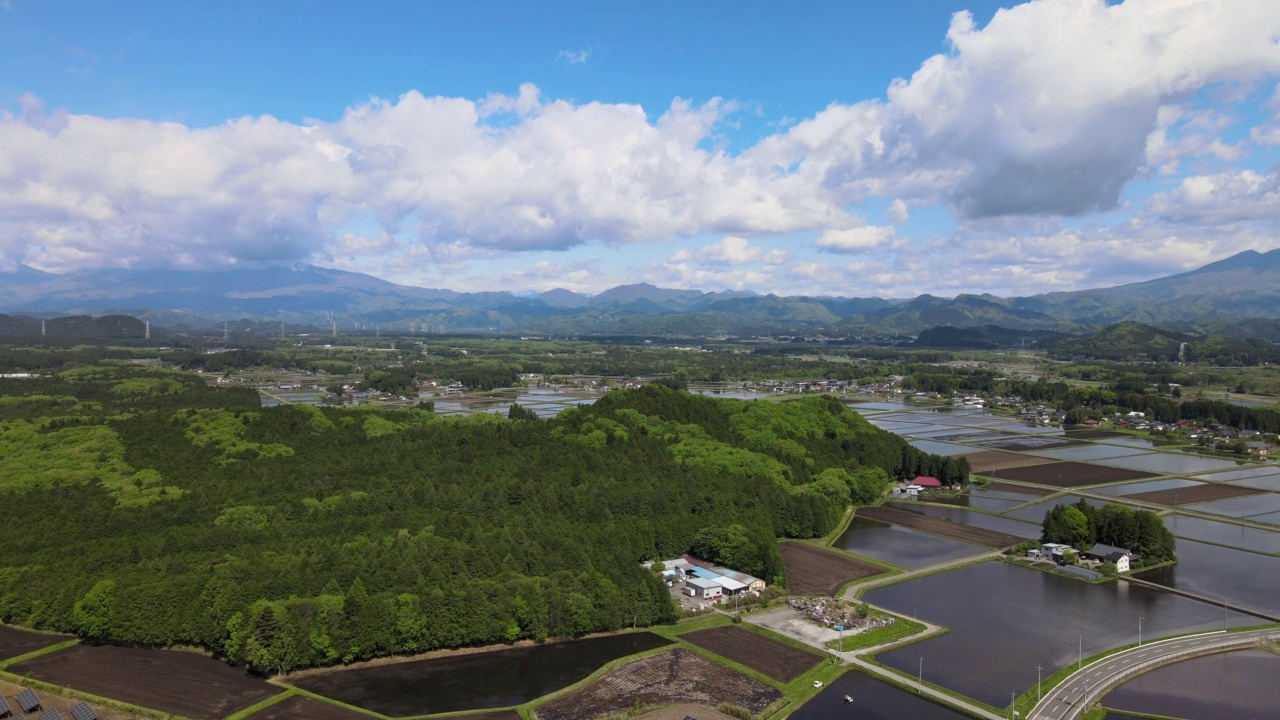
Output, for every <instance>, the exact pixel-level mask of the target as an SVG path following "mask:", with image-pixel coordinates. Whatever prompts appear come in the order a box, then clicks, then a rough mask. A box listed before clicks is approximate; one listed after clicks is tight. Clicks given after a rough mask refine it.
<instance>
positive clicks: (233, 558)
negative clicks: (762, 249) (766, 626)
mask: <svg viewBox="0 0 1280 720" xmlns="http://www.w3.org/2000/svg"><path fill="white" fill-rule="evenodd" d="M258 405H259V403H258V398H257V395H256V394H255V393H254V392H253V391H252V390H247V389H214V388H211V387H208V386H206V385H205V384H204V383H203V382H202V381H201V380H200V379H199V378H198V377H197V376H195V375H191V374H187V373H179V372H173V371H164V370H159V369H147V368H139V367H134V366H128V365H105V366H96V367H86V368H79V369H71V370H66V371H64V372H61V373H59V374H57V375H53V376H50V377H42V378H31V379H22V380H17V379H0V443H2V444H3V449H4V453H3V455H4V459H3V460H2V461H0V503H2V504H3V506H4V507H5V508H6V509H7V511H8V516H9V517H10V519H11V520H12V521H13V522H12V523H11V524H10V525H9V526H8V527H7V528H6V534H5V542H4V543H3V544H2V545H0V620H3V621H5V622H10V623H16V624H20V625H28V626H33V627H39V628H47V629H53V630H62V631H70V632H75V633H78V634H80V635H81V636H83V637H86V638H89V639H93V640H101V641H107V642H120V643H139V644H146V645H160V646H165V645H175V644H190V645H196V646H200V647H204V648H208V649H209V650H211V651H214V652H216V653H219V654H221V655H223V656H225V657H227V658H229V659H231V660H235V661H245V662H247V663H249V664H250V665H251V666H253V667H255V668H257V669H259V670H262V671H271V672H274V671H281V670H287V669H290V668H296V667H303V666H310V665H322V664H332V663H338V662H347V661H354V660H358V659H364V658H371V657H375V656H380V655H387V654H392V653H409V652H418V651H423V650H428V649H432V648H442V647H457V646H462V645H470V644H484V643H494V642H503V641H512V640H516V639H521V638H533V639H541V638H546V637H549V636H572V635H578V634H582V633H585V632H591V631H597V630H607V629H613V628H619V627H623V626H631V625H644V624H652V623H660V622H666V621H670V620H671V619H672V618H673V612H674V610H673V607H672V604H671V602H670V599H669V596H668V593H667V590H666V588H665V587H664V586H663V585H662V584H661V583H660V582H658V581H657V580H656V579H655V578H654V577H653V576H652V575H651V574H649V573H647V572H645V571H643V570H642V569H641V567H640V565H639V563H640V561H642V560H645V559H652V558H660V557H669V556H673V555H678V554H680V553H683V552H687V551H689V550H690V549H693V548H695V547H700V548H705V549H707V550H708V552H713V553H718V554H720V556H721V557H731V558H733V559H734V561H735V562H737V563H739V564H740V565H742V567H741V568H740V569H742V570H745V571H747V572H753V573H756V574H759V575H760V576H762V577H764V578H765V579H767V580H769V581H771V582H775V583H776V582H785V576H784V575H783V571H782V566H781V563H780V562H779V561H778V556H777V544H776V538H777V537H780V536H781V537H814V536H818V535H822V534H824V533H826V532H828V531H830V530H831V529H832V528H833V527H834V525H835V524H836V523H837V522H838V520H839V518H840V516H841V512H842V510H843V509H844V507H845V506H846V504H847V503H849V502H850V501H853V500H857V501H867V500H871V499H874V498H876V497H878V496H879V495H880V493H881V491H882V489H883V486H884V484H885V483H886V482H888V481H889V480H890V479H891V478H897V477H909V476H911V475H913V474H914V473H917V472H921V471H927V472H929V473H930V474H937V475H939V476H943V477H944V479H946V480H947V481H949V482H953V483H958V482H966V481H967V475H968V467H967V464H966V463H963V462H957V461H954V460H947V459H943V458H938V457H936V456H930V455H925V454H924V453H921V452H919V451H918V450H916V449H914V448H912V447H910V446H909V445H907V444H906V443H905V442H904V441H903V440H901V439H900V438H898V437H896V436H894V435H891V434H889V433H886V432H883V431H880V430H878V429H876V428H874V427H872V426H871V425H870V424H868V423H867V422H866V421H865V420H863V419H862V418H861V417H860V416H858V415H857V414H855V413H853V412H851V411H849V410H848V409H847V408H845V407H844V406H843V405H842V404H841V403H840V402H838V401H836V400H835V399H833V398H829V397H823V396H809V397H804V398H802V399H799V400H797V401H795V402H786V403H773V402H760V401H757V402H744V401H734V400H713V399H710V398H705V397H700V396H695V395H691V394H689V393H686V392H681V391H677V390H673V389H670V388H666V387H661V386H656V385H654V386H647V387H645V388H643V389H641V390H636V391H615V392H611V393H609V394H607V395H606V396H604V397H603V398H602V399H601V400H600V401H599V402H597V403H596V404H594V405H592V406H589V407H584V408H581V409H577V410H573V411H569V412H567V413H565V414H563V415H561V416H560V417H558V418H556V419H553V420H548V421H536V420H515V421H513V420H507V419H505V418H494V417H490V416H475V417H468V418H461V419H444V418H439V417H437V416H435V415H434V414H432V413H431V412H428V411H425V410H402V411H384V412H377V411H373V410H370V409H367V408H366V409H360V408H355V409H334V408H323V409H322V408H315V407H309V406H282V407H275V408H259V407H258Z"/></svg>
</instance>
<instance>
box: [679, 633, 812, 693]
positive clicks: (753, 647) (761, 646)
mask: <svg viewBox="0 0 1280 720" xmlns="http://www.w3.org/2000/svg"><path fill="white" fill-rule="evenodd" d="M680 639H681V640H686V641H688V642H690V643H693V644H694V645H697V646H698V647H700V648H704V649H706V650H710V651H711V652H713V653H715V654H717V655H720V656H721V657H726V658H728V659H730V660H732V661H734V662H736V663H741V664H743V665H746V666H747V667H749V668H751V669H752V670H755V671H756V672H758V673H760V674H762V675H765V676H767V677H770V678H773V679H774V680H777V681H778V682H781V683H789V682H791V681H792V680H795V679H796V678H798V677H800V676H801V675H803V674H805V672H806V671H808V670H809V668H811V667H813V666H814V665H817V664H818V663H819V662H822V658H821V657H818V656H817V655H814V654H813V653H809V652H805V651H804V650H801V649H800V648H797V647H793V646H791V645H788V644H786V643H784V642H778V641H777V640H774V639H773V638H770V637H765V636H764V635H761V634H760V633H754V632H751V631H750V630H743V629H742V628H740V627H735V626H733V625H729V626H727V627H718V628H708V629H706V630H695V631H693V632H691V633H685V634H683V635H681V636H680Z"/></svg>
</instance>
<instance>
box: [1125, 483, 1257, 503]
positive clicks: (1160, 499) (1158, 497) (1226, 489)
mask: <svg viewBox="0 0 1280 720" xmlns="http://www.w3.org/2000/svg"><path fill="white" fill-rule="evenodd" d="M1260 492H1262V491H1261V490H1258V489H1256V488H1250V487H1240V486H1238V485H1223V484H1215V485H1210V484H1208V483H1206V484H1204V485H1192V486H1191V487H1180V488H1171V489H1169V490H1151V491H1149V492H1140V493H1134V494H1133V495H1125V497H1126V498H1129V499H1130V500H1143V501H1145V502H1151V503H1159V504H1161V505H1186V504H1188V503H1198V502H1208V501H1210V500H1225V499H1227V498H1233V497H1242V496H1244V495H1256V494H1257V493H1260Z"/></svg>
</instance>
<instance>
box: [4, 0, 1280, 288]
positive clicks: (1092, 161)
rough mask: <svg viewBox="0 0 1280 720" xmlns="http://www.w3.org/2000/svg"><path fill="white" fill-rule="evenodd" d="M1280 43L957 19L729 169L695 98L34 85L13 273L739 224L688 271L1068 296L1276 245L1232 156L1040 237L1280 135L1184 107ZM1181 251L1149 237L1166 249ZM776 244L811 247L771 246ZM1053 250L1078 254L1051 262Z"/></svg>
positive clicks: (1031, 9)
mask: <svg viewBox="0 0 1280 720" xmlns="http://www.w3.org/2000/svg"><path fill="white" fill-rule="evenodd" d="M1277 37H1280V3H1275V2H1269V1H1267V0H1235V1H1233V2H1218V1H1216V0H1128V2H1125V3H1124V4H1121V5H1112V6H1108V5H1107V4H1105V3H1104V2H1102V1H1101V0H1038V1H1036V2H1030V3H1027V4H1025V5H1020V6H1017V7H1014V8H1012V9H1009V10H1002V11H1000V12H998V13H997V14H996V15H995V17H994V18H993V19H992V20H991V22H990V23H988V24H987V25H986V26H985V27H981V28H980V27H977V26H976V25H975V23H974V21H973V19H972V17H971V16H970V15H969V14H968V13H964V12H962V13H958V14H956V15H955V16H954V18H953V20H952V22H951V26H950V29H949V30H948V32H947V37H946V39H947V41H948V43H949V50H948V52H946V53H944V54H939V55H936V56H934V57H931V58H928V59H927V60H925V61H924V62H923V63H922V64H921V66H920V68H919V69H918V70H917V71H916V72H915V73H914V74H913V75H912V76H911V77H910V78H904V79H899V80H896V81H894V82H893V83H892V84H891V85H890V86H889V87H888V89H887V92H886V96H885V97H884V98H882V99H871V100H864V101H861V102H855V103H851V104H844V103H834V104H832V105H830V106H829V107H827V108H826V109H824V110H822V111H821V112H819V113H817V114H816V115H814V116H813V117H810V118H808V119H805V120H802V121H801V122H798V123H796V124H794V125H792V126H790V127H789V128H788V129H786V130H785V131H780V132H778V133H776V134H774V135H771V136H769V137H766V138H764V139H763V140H761V141H760V142H759V143H757V144H755V145H754V146H752V147H748V148H745V149H743V150H741V151H739V152H736V153H729V152H726V151H724V150H720V149H717V145H718V144H717V142H716V140H715V138H716V133H717V128H718V127H720V125H721V124H722V123H724V122H725V121H726V119H727V118H729V117H730V116H731V115H732V114H733V113H734V112H736V111H737V110H738V108H737V105H736V104H735V103H733V102H731V101H726V100H721V99H713V100H710V101H707V102H703V103H694V102H690V101H686V100H680V99H677V100H675V101H674V102H672V104H671V105H670V107H668V108H666V109H664V110H662V111H661V112H660V113H658V114H656V115H653V114H650V113H647V112H646V111H645V109H643V108H641V107H639V106H637V105H631V104H621V103H598V102H570V101H567V100H560V99H547V98H543V97H542V94H541V92H540V91H539V89H538V88H536V87H534V86H533V85H528V84H526V85H523V86H521V87H520V88H519V91H518V92H517V93H515V94H513V95H490V96H488V97H485V98H481V99H474V100H473V99H466V98H449V97H428V96H425V95H423V94H422V93H419V92H417V91H409V92H407V93H405V94H403V95H402V96H400V97H399V98H396V99H395V100H385V99H379V98H375V99H371V100H369V101H368V102H366V103H364V104H362V105H359V106H356V107H351V108H348V109H347V110H346V112H345V113H344V114H343V115H342V117H341V118H340V119H338V120H337V121H335V122H319V121H313V122H308V123H305V124H293V123H289V122H284V121H281V120H277V119H275V118H273V117H271V116H262V117H245V118H239V119H235V120H231V121H228V122H226V123H224V124H221V125H218V126H216V127H207V128H196V127H188V126H185V125H183V124H180V123H173V122H156V121H150V120H139V119H106V118H99V117H94V116H89V115H81V114H74V113H67V112H65V111H48V110H46V109H45V108H44V107H43V106H42V104H41V103H40V101H39V100H38V99H37V98H35V97H34V96H24V97H23V98H21V99H19V101H18V105H17V107H16V108H14V109H13V110H11V111H8V112H4V113H3V114H0V260H3V262H5V263H7V264H10V265H12V264H13V263H19V262H21V263H27V264H31V265H34V266H37V267H40V268H43V269H49V270H54V271H63V270H74V269H81V268H88V267H101V266H108V265H125V266H147V265H166V266H180V267H211V266H230V265H236V264H243V263H254V262H274V261H285V262H290V261H307V260H316V259H320V260H329V261H331V262H342V263H347V264H353V263H359V262H361V261H362V258H367V259H369V260H370V262H373V261H375V260H377V259H378V258H381V259H382V260H383V261H385V260H386V258H387V257H388V254H397V257H398V260H397V262H398V263H400V266H401V267H403V266H404V265H405V264H406V263H436V264H441V263H449V262H453V263H456V262H465V261H466V259H468V258H477V257H479V258H483V257H490V256H493V255H494V254H510V253H520V252H525V251H546V250H566V249H569V248H573V247H576V246H580V245H583V244H602V245H605V246H622V245H627V244H633V243H645V242H659V241H669V240H671V239H673V238H694V237H701V236H723V239H722V240H719V241H717V242H716V243H714V244H711V245H708V246H706V247H703V248H702V249H701V250H697V251H692V250H691V251H689V252H688V256H687V257H682V258H679V259H675V258H673V261H674V265H681V264H684V265H685V266H686V267H690V268H694V269H695V270H699V271H703V270H705V271H707V272H711V273H712V275H710V276H708V277H711V278H712V279H715V278H717V277H718V276H716V275H715V274H714V273H715V271H716V268H725V267H726V266H732V265H741V264H754V265H755V266H756V270H752V271H751V272H752V273H755V274H754V275H753V274H750V273H748V274H740V275H739V276H740V277H745V278H749V279H751V280H752V281H759V282H761V283H769V282H775V283H780V282H784V279H782V278H779V277H778V276H776V274H774V275H771V274H770V273H777V272H780V270H777V268H779V267H781V266H782V265H784V263H779V262H772V263H771V262H769V257H768V256H771V257H773V258H774V259H775V260H776V259H777V258H779V257H782V256H781V255H777V254H775V253H783V255H786V256H787V257H788V258H791V252H789V251H795V252H800V251H802V250H805V249H806V248H807V249H808V250H809V251H813V252H817V251H825V252H829V253H844V254H850V255H859V256H866V257H865V258H864V259H863V260H862V261H860V263H861V264H859V263H857V262H855V263H854V264H852V265H850V266H849V267H848V268H844V269H843V270H841V269H840V268H834V269H833V268H832V267H831V266H830V265H829V264H823V263H817V262H814V263H811V265H812V266H806V265H805V264H804V263H803V262H801V261H795V262H792V263H791V267H790V269H789V270H788V272H790V273H792V275H793V277H792V278H791V281H795V282H801V281H804V282H811V283H814V284H815V286H816V284H819V283H831V284H832V285H831V286H829V287H827V289H828V290H830V291H840V290H841V289H842V286H843V285H844V284H847V283H848V282H849V281H850V274H853V275H855V276H856V277H857V278H860V279H862V280H864V281H866V280H868V279H870V278H879V280H877V281H876V282H883V283H892V282H895V281H896V279H897V278H899V277H906V276H909V275H912V274H913V273H914V276H915V277H920V275H919V274H918V272H919V271H918V269H913V266H915V265H916V262H915V261H914V260H911V259H909V256H914V257H919V256H920V255H921V254H922V253H929V254H932V256H934V257H956V258H962V259H967V260H966V261H968V262H973V261H975V259H977V260H976V261H981V258H983V257H988V256H993V255H999V254H1000V253H991V252H988V249H987V248H988V246H989V245H990V244H991V243H993V242H997V241H1000V242H1004V243H1006V244H1008V246H1009V247H1017V248H1020V249H1021V251H1022V252H1023V255H1022V256H1020V257H1019V258H1013V257H1009V258H1007V259H1008V262H1007V263H1004V264H1001V263H1000V262H999V261H995V262H993V263H991V264H988V265H987V266H984V267H986V268H987V269H986V270H983V271H981V272H975V273H974V274H973V275H972V276H971V281H972V282H987V280H984V276H983V273H991V274H993V275H994V274H996V273H1000V272H1003V273H1005V280H1004V281H1003V282H1005V284H1008V283H1009V282H1014V283H1017V282H1021V283H1024V285H1025V284H1029V283H1049V284H1055V283H1062V284H1070V283H1073V282H1080V281H1083V280H1085V279H1087V278H1088V273H1086V272H1084V271H1083V270H1082V269H1081V268H1082V267H1083V265H1082V264H1083V263H1085V262H1086V261H1089V262H1092V261H1095V260H1096V259H1097V251H1098V250H1104V251H1105V250H1107V249H1108V248H1111V249H1114V250H1115V251H1116V252H1122V251H1123V252H1129V253H1134V252H1137V251H1136V250H1134V247H1135V246H1133V245H1132V242H1131V241H1133V240H1140V241H1141V242H1145V243H1151V242H1153V241H1152V238H1154V237H1156V236H1158V235H1159V234H1160V233H1159V232H1158V231H1157V229H1158V228H1160V227H1164V226H1167V225H1169V224H1175V223H1176V224H1177V226H1178V228H1179V230H1178V232H1177V233H1176V234H1177V236H1178V238H1174V240H1180V241H1182V242H1187V243H1190V245H1189V246H1194V245H1195V244H1196V243H1199V244H1200V245H1201V246H1205V245H1206V244H1207V247H1208V252H1209V253H1210V255H1213V254H1215V253H1219V254H1220V253H1222V252H1226V251H1234V250H1238V249H1243V248H1244V247H1250V246H1255V245H1257V244H1259V243H1265V239H1264V238H1263V237H1262V236H1261V234H1260V233H1258V232H1255V230H1256V228H1254V229H1251V230H1249V231H1248V232H1242V231H1239V228H1238V227H1236V228H1235V231H1232V230H1231V228H1224V226H1237V225H1238V224H1239V223H1241V222H1254V223H1257V222H1264V221H1266V220H1268V219H1269V218H1274V217H1275V208H1276V205H1277V201H1276V195H1277V190H1276V180H1275V177H1274V175H1273V174H1270V173H1267V172H1255V171H1252V170H1249V171H1246V170H1243V169H1240V168H1233V167H1231V166H1229V165H1228V166H1227V167H1225V168H1218V169H1217V170H1216V171H1215V172H1208V173H1198V174H1196V175H1194V176H1192V175H1186V176H1183V177H1180V178H1179V177H1175V180H1177V182H1178V183H1179V184H1177V185H1176V187H1172V188H1171V189H1169V190H1168V191H1165V192H1162V193H1158V194H1157V195H1155V196H1153V197H1152V198H1151V199H1150V201H1149V202H1148V203H1147V205H1148V207H1145V208H1141V209H1139V210H1136V211H1134V215H1133V218H1132V220H1131V221H1129V223H1128V224H1127V225H1126V226H1111V227H1099V228H1092V229H1090V228H1084V229H1080V228H1076V229H1073V230H1070V231H1067V230H1065V229H1064V227H1063V226H1062V225H1061V224H1059V225H1058V226H1056V227H1046V226H1045V225H1044V222H1045V221H1046V219H1048V220H1054V221H1060V220H1061V219H1063V218H1088V217H1092V216H1095V215H1098V214H1104V213H1107V212H1112V211H1116V210H1123V209H1125V198H1124V192H1125V190H1126V188H1127V187H1130V186H1131V185H1132V184H1133V183H1134V182H1135V180H1145V179H1147V178H1152V177H1159V176H1161V174H1164V175H1170V174H1176V173H1179V172H1180V171H1181V168H1182V167H1183V166H1184V164H1185V163H1188V162H1200V161H1202V160H1204V159H1205V158H1207V159H1208V160H1207V161H1212V162H1220V163H1230V162H1232V161H1236V160H1237V159H1239V158H1240V157H1241V156H1242V154H1244V153H1246V151H1247V149H1248V148H1249V147H1264V146H1265V145H1267V144H1268V143H1270V144H1274V143H1276V142H1280V141H1277V140H1276V138H1278V137H1280V132H1277V130H1276V128H1277V127H1280V123H1278V122H1276V120H1275V119H1274V118H1271V119H1268V120H1266V121H1265V122H1263V123H1261V124H1259V125H1258V126H1257V127H1256V128H1254V131H1253V132H1252V134H1251V135H1250V136H1248V137H1246V139H1243V140H1239V141H1236V142H1235V143H1230V142H1226V141H1224V140H1223V139H1221V138H1220V137H1219V134H1220V132H1221V130H1222V127H1223V126H1224V125H1225V124H1228V123H1231V122H1234V120H1233V119H1232V118H1230V117H1228V116H1229V115H1230V112H1229V110H1228V111H1226V112H1225V113H1218V114H1217V115H1215V114H1214V113H1205V112H1203V111H1196V110H1195V109H1193V108H1191V107H1190V101H1191V99H1192V98H1194V97H1195V96H1196V95H1197V93H1202V92H1206V91H1209V90H1212V89H1214V88H1221V87H1229V88H1235V89H1238V90H1239V89H1242V90H1240V92H1239V93H1238V96H1239V97H1244V96H1246V95H1247V94H1248V93H1249V92H1250V91H1252V90H1254V89H1260V88H1259V86H1260V85H1262V84H1263V83H1270V82H1273V81H1274V78H1275V76H1276V75H1277V73H1280V45H1278V44H1277ZM579 58H580V59H579ZM587 58H588V54H586V53H585V52H584V53H577V52H566V53H562V54H561V59H562V60H563V61H565V62H568V63H579V62H585V61H586V60H587ZM1224 107H1229V105H1227V104H1224ZM1272 107H1274V105H1273V106H1272ZM875 199H883V200H884V201H885V202H887V203H889V210H887V211H886V212H885V218H886V220H887V221H888V222H890V223H893V224H895V225H900V224H903V223H907V222H908V221H909V220H910V219H911V218H912V215H913V214H918V212H917V211H918V209H920V208H925V207H930V206H938V207H942V208H945V209H946V210H947V211H948V212H949V213H950V214H951V215H952V216H953V217H954V218H955V231H954V232H953V233H950V234H948V236H947V237H945V238H936V237H935V238H918V237H911V236H909V235H907V234H904V232H903V230H902V229H901V228H899V229H895V228H894V227H892V226H889V225H885V226H876V225H869V224H868V223H867V222H866V221H865V220H864V219H863V217H864V215H865V214H866V211H865V210H864V208H863V204H864V203H867V202H869V201H872V200H875ZM908 208H911V209H912V211H913V212H910V213H909V212H908ZM1273 222H1274V220H1273ZM1168 235H1169V233H1167V232H1165V233H1164V239H1163V240H1161V241H1160V243H1163V245H1160V244H1157V245H1151V244H1147V245H1143V246H1142V247H1143V248H1146V249H1147V250H1149V249H1151V248H1153V247H1164V248H1165V249H1166V251H1170V252H1171V250H1169V248H1171V247H1179V246H1170V245H1168V243H1169V242H1171V240H1170V238H1169V237H1168ZM1068 236H1069V237H1070V238H1073V239H1072V240H1071V241H1069V242H1068V241H1066V240H1063V238H1066V237H1068ZM781 237H785V238H788V242H791V243H793V247H790V248H788V250H787V251H784V250H779V249H776V248H775V249H774V251H773V252H770V250H769V249H768V248H766V247H764V246H762V245H760V244H759V242H753V241H757V240H759V239H761V238H781ZM1047 238H1057V239H1056V240H1050V239H1047ZM1187 238H1192V240H1188V239H1187ZM1044 243H1048V244H1055V243H1056V245H1057V246H1058V247H1072V248H1076V249H1077V250H1079V251H1080V253H1079V254H1078V255H1073V256H1071V257H1070V258H1068V257H1064V256H1062V254H1061V253H1053V254H1052V255H1053V257H1052V259H1050V260H1045V258H1046V257H1049V255H1046V253H1043V252H1040V253H1039V254H1037V251H1036V248H1037V247H1039V246H1040V245H1041V244H1044ZM1126 245H1128V247H1129V249H1128V250H1124V248H1125V246H1126ZM1091 248H1092V249H1091ZM1117 248H1118V249H1117ZM1144 252H1145V251H1144ZM1179 252H1180V253H1181V254H1179V255H1176V256H1175V257H1174V259H1173V260H1169V259H1168V258H1169V256H1167V255H1158V257H1164V258H1166V263H1174V264H1178V265H1185V264H1186V263H1189V262H1193V261H1194V258H1195V257H1197V256H1199V255H1201V254H1202V253H1200V252H1199V251H1196V252H1192V251H1190V250H1187V249H1183V250H1180V251H1179ZM1042 261H1044V263H1045V266H1044V267H1041V266H1040V265H1038V263H1041V262H1042ZM1049 263H1057V264H1058V267H1057V268H1055V269H1047V264H1049ZM654 267H655V268H656V267H659V266H654ZM771 268H773V269H771ZM1015 268H1016V269H1015ZM580 269H581V268H579V270H580ZM649 271H655V270H654V269H653V268H650V270H649ZM649 271H647V272H649ZM833 273H834V274H833ZM696 278H697V275H696V272H695V273H693V274H689V275H686V276H685V278H684V279H683V280H681V281H682V282H694V281H695V280H696ZM788 282H790V281H788ZM991 282H992V283H994V284H996V285H998V284H999V282H996V281H995V280H994V279H993V280H992V281H991ZM975 287H976V286H975ZM758 289H761V290H766V291H767V290H770V289H773V288H771V287H768V286H759V287H758ZM1055 289H1056V288H1055Z"/></svg>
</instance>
